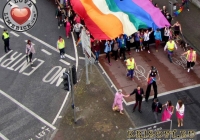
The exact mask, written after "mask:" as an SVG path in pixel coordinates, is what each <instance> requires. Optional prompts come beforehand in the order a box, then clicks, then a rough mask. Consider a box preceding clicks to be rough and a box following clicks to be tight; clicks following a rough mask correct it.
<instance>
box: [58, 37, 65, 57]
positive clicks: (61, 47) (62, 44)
mask: <svg viewBox="0 0 200 140" xmlns="http://www.w3.org/2000/svg"><path fill="white" fill-rule="evenodd" d="M57 49H58V50H59V51H60V58H61V59H62V58H65V41H64V39H63V38H62V37H61V36H59V38H58V41H57Z"/></svg>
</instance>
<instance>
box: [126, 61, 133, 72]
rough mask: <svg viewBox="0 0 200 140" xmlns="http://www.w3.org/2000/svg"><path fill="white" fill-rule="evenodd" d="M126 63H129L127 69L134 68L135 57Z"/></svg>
mask: <svg viewBox="0 0 200 140" xmlns="http://www.w3.org/2000/svg"><path fill="white" fill-rule="evenodd" d="M126 63H127V69H128V70H130V69H134V66H135V65H134V64H135V62H134V59H133V58H132V61H130V59H128V60H127V61H126Z"/></svg>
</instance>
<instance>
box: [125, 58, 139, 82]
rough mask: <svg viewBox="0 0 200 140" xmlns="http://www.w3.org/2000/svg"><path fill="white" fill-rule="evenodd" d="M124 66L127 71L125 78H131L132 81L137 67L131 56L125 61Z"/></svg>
mask: <svg viewBox="0 0 200 140" xmlns="http://www.w3.org/2000/svg"><path fill="white" fill-rule="evenodd" d="M126 66H127V71H128V73H127V75H126V76H127V77H129V76H131V80H132V81H133V80H134V79H133V74H134V69H137V65H136V62H135V60H134V58H133V57H132V56H131V57H130V58H129V59H127V60H126Z"/></svg>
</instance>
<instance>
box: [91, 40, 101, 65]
mask: <svg viewBox="0 0 200 140" xmlns="http://www.w3.org/2000/svg"><path fill="white" fill-rule="evenodd" d="M92 45H93V46H92V47H93V50H94V53H95V56H96V59H95V62H97V63H98V62H99V54H100V45H101V44H100V41H99V40H95V41H94V43H92Z"/></svg>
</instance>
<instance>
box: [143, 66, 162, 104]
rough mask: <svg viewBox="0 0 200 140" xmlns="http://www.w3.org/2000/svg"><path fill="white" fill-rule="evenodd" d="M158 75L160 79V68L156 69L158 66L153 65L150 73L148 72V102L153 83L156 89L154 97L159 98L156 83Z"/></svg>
mask: <svg viewBox="0 0 200 140" xmlns="http://www.w3.org/2000/svg"><path fill="white" fill-rule="evenodd" d="M157 75H158V77H159V79H158V80H160V75H159V73H158V70H157V69H156V67H154V66H151V70H150V71H149V73H148V74H147V90H146V95H145V100H146V102H148V99H149V95H150V92H151V85H153V89H154V99H155V98H157V94H158V91H157V84H156V76H157Z"/></svg>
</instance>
